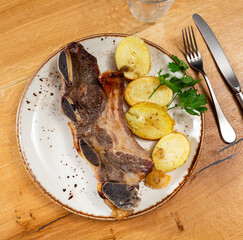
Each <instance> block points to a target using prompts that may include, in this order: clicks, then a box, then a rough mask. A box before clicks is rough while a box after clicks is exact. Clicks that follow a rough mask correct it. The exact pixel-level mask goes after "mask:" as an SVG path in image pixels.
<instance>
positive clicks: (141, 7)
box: [127, 0, 174, 23]
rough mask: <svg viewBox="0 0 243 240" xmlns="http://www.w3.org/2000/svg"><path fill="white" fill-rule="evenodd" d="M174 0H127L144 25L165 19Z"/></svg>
mask: <svg viewBox="0 0 243 240" xmlns="http://www.w3.org/2000/svg"><path fill="white" fill-rule="evenodd" d="M173 2H174V0H158V1H156V0H127V4H128V7H129V9H130V11H131V13H132V14H133V16H134V17H135V18H137V19H138V20H140V21H141V22H144V23H153V22H156V21H157V20H158V19H160V18H161V17H163V16H164V15H165V13H166V12H167V11H168V9H169V8H170V6H171V5H172V3H173Z"/></svg>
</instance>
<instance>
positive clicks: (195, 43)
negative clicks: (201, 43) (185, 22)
mask: <svg viewBox="0 0 243 240" xmlns="http://www.w3.org/2000/svg"><path fill="white" fill-rule="evenodd" d="M191 30H192V36H193V40H194V45H195V47H196V49H195V50H196V52H197V55H199V51H198V48H197V42H196V38H195V35H194V31H193V28H192V26H191Z"/></svg>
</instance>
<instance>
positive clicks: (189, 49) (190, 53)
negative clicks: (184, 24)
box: [185, 28, 193, 58]
mask: <svg viewBox="0 0 243 240" xmlns="http://www.w3.org/2000/svg"><path fill="white" fill-rule="evenodd" d="M185 35H186V42H187V48H188V52H189V55H190V56H189V57H190V58H193V56H192V52H191V48H190V44H189V40H188V34H187V30H186V28H185Z"/></svg>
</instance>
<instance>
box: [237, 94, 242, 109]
mask: <svg viewBox="0 0 243 240" xmlns="http://www.w3.org/2000/svg"><path fill="white" fill-rule="evenodd" d="M236 97H237V99H238V101H239V102H240V105H241V107H242V108H243V93H242V92H238V93H236Z"/></svg>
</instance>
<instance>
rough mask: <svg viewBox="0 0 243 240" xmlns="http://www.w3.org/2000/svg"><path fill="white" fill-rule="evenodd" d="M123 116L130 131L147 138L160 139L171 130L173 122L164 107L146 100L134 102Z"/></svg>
mask: <svg viewBox="0 0 243 240" xmlns="http://www.w3.org/2000/svg"><path fill="white" fill-rule="evenodd" d="M125 117H126V119H127V123H128V126H129V128H130V129H131V131H132V132H133V133H134V134H135V135H137V136H138V137H141V138H145V139H148V140H156V139H160V138H161V137H162V136H164V135H165V134H167V133H170V132H172V131H173V127H174V124H175V122H174V120H173V119H172V118H171V117H170V115H169V114H168V113H167V109H166V107H161V106H159V105H158V104H155V103H148V102H142V103H137V104H135V105H134V106H132V107H131V108H130V109H129V110H128V111H127V113H126V114H125Z"/></svg>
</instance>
